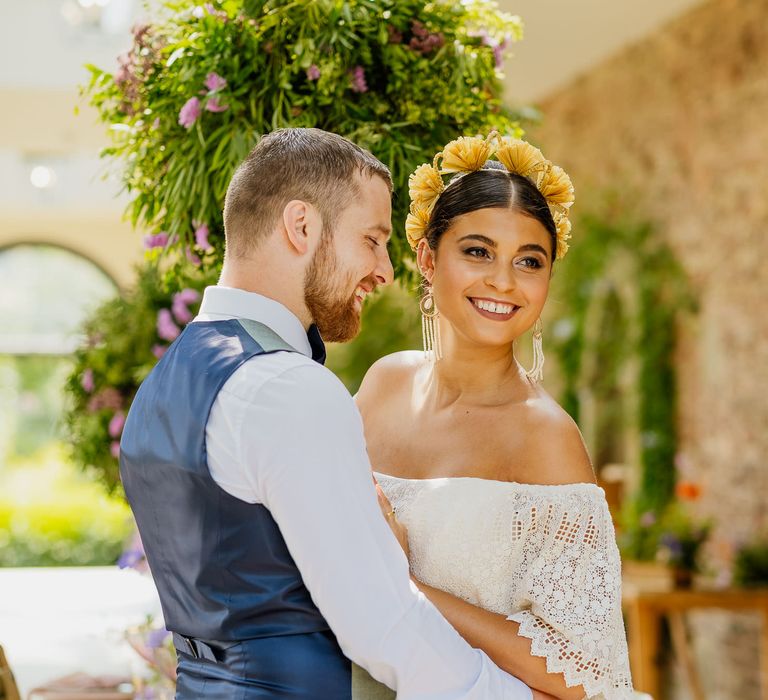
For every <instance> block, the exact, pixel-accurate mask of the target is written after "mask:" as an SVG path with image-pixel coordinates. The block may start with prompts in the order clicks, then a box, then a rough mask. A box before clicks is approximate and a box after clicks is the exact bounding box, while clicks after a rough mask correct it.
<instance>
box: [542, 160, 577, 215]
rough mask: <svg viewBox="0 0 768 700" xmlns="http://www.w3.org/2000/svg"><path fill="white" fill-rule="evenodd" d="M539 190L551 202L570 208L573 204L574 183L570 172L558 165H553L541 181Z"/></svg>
mask: <svg viewBox="0 0 768 700" xmlns="http://www.w3.org/2000/svg"><path fill="white" fill-rule="evenodd" d="M539 191H540V192H541V193H542V194H543V195H544V198H545V199H546V200H547V203H549V204H560V205H562V206H563V207H565V208H568V207H570V206H571V204H573V200H574V199H575V198H574V194H573V184H572V183H571V178H570V177H568V174H567V173H566V172H565V170H563V169H562V168H561V167H560V166H558V165H553V166H552V167H551V168H550V169H549V170H548V171H547V172H546V173H545V174H544V177H543V178H542V181H541V182H540V183H539Z"/></svg>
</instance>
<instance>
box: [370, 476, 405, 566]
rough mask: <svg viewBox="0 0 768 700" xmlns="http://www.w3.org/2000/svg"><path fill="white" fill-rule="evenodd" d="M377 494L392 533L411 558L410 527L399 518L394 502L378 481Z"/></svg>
mask: <svg viewBox="0 0 768 700" xmlns="http://www.w3.org/2000/svg"><path fill="white" fill-rule="evenodd" d="M375 482H376V479H374V483H375ZM376 495H377V496H378V497H379V508H381V512H382V513H383V514H384V519H385V520H386V521H387V524H388V525H389V528H390V530H392V533H393V534H394V535H395V537H396V538H397V541H398V542H399V543H400V546H401V547H402V548H403V551H404V552H405V556H406V558H408V559H410V556H411V551H410V549H409V547H408V528H406V527H405V525H403V524H402V523H401V522H400V521H399V520H398V519H397V515H396V514H395V509H394V508H393V507H392V504H391V503H390V502H389V499H388V498H387V497H386V495H385V494H384V491H382V490H381V486H379V485H378V483H376Z"/></svg>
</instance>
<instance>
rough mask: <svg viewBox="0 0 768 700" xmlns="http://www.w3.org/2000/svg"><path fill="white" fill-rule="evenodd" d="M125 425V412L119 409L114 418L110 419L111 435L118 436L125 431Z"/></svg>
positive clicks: (109, 429)
mask: <svg viewBox="0 0 768 700" xmlns="http://www.w3.org/2000/svg"><path fill="white" fill-rule="evenodd" d="M124 425H125V414H124V413H123V412H122V411H118V412H117V413H115V415H114V416H112V420H111V421H109V428H108V429H107V430H108V431H109V437H111V438H118V437H120V435H121V434H122V432H123V426H124Z"/></svg>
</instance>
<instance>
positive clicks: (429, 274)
mask: <svg viewBox="0 0 768 700" xmlns="http://www.w3.org/2000/svg"><path fill="white" fill-rule="evenodd" d="M416 264H417V265H418V266H419V272H421V274H422V276H423V277H424V279H425V280H427V282H428V283H429V284H432V278H433V277H434V275H435V251H434V250H432V248H430V247H429V243H427V239H426V238H422V239H421V240H420V241H419V245H418V247H417V248H416Z"/></svg>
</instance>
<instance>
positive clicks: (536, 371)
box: [525, 318, 544, 382]
mask: <svg viewBox="0 0 768 700" xmlns="http://www.w3.org/2000/svg"><path fill="white" fill-rule="evenodd" d="M543 328H544V326H543V325H542V323H541V319H540V318H537V319H536V323H534V324H533V367H531V369H529V370H528V371H527V372H526V373H525V376H526V377H528V379H530V380H532V381H534V382H540V381H541V380H542V379H544V343H543V342H542V339H541V332H542V330H543Z"/></svg>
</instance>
